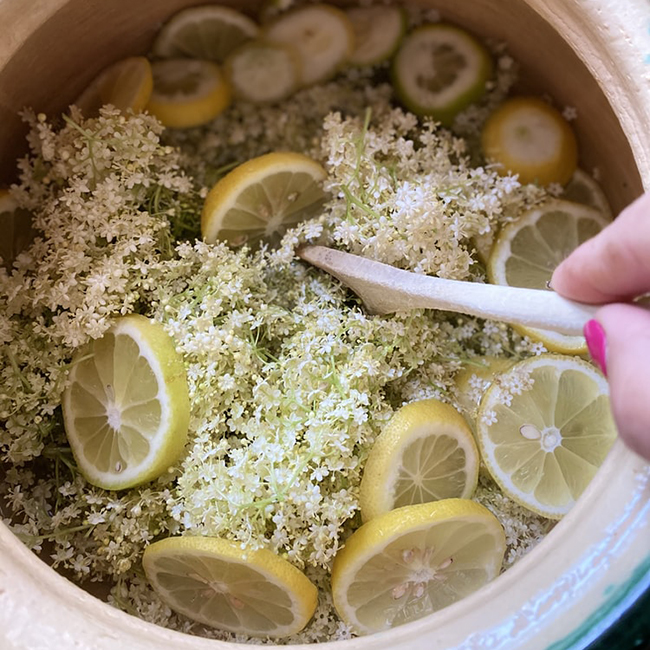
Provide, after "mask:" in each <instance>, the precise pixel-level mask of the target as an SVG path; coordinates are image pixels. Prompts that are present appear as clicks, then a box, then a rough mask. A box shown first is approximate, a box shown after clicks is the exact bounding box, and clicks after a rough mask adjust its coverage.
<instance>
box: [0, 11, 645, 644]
mask: <svg viewBox="0 0 650 650" xmlns="http://www.w3.org/2000/svg"><path fill="white" fill-rule="evenodd" d="M420 2H423V0H420ZM222 3H223V4H226V2H225V0H224V1H223V2H222ZM190 4H200V2H199V1H197V0H138V1H137V2H132V1H131V0H0V184H7V183H9V182H11V180H12V174H13V170H14V161H15V158H16V156H17V155H18V154H19V153H20V151H21V146H22V145H21V141H22V138H23V135H24V134H23V133H22V130H21V129H22V127H21V125H20V121H19V120H18V118H17V117H16V113H17V111H18V110H19V109H20V108H21V107H23V106H25V105H28V106H32V107H33V108H34V109H35V110H37V111H42V112H45V113H54V112H57V111H61V110H63V109H64V108H65V107H66V106H67V103H68V102H69V101H70V100H71V98H73V97H75V96H76V95H77V93H78V92H79V90H80V89H81V88H83V87H84V85H85V84H86V83H88V81H89V80H90V79H91V78H92V77H93V76H94V75H95V74H96V73H97V72H98V71H99V70H100V69H101V68H102V67H104V66H106V65H107V64H108V63H110V62H112V61H114V60H117V59H119V58H120V57H123V56H126V55H128V54H134V53H144V52H146V51H147V48H148V46H149V44H150V41H151V38H152V35H153V34H154V32H155V31H156V29H157V28H158V27H159V25H160V24H161V22H162V21H163V20H164V19H165V18H166V17H167V16H169V15H170V14H172V13H173V12H174V11H176V10H177V9H179V8H180V7H182V6H187V5H190ZM230 4H231V5H233V6H237V8H239V9H244V10H248V9H251V10H254V8H255V4H256V3H255V2H252V1H251V2H244V1H243V0H231V2H230ZM426 4H428V5H430V6H432V7H435V8H438V9H440V10H441V12H442V14H443V16H444V17H445V18H447V19H449V20H451V21H455V22H458V23H460V24H462V25H464V26H466V27H467V28H469V29H471V30H473V31H475V32H477V33H481V34H483V35H485V36H489V37H495V38H498V39H503V40H505V41H507V42H508V43H509V46H510V51H511V53H512V54H513V55H514V57H515V58H516V59H518V60H519V61H520V62H521V64H522V66H523V74H522V81H521V85H522V89H525V90H540V91H541V90H546V91H549V92H551V93H552V94H553V96H554V97H555V98H556V99H557V100H558V103H559V104H561V105H572V106H575V107H576V108H577V110H578V116H579V117H578V120H577V121H576V123H575V124H576V128H577V130H578V136H579V140H580V148H581V157H582V161H581V164H582V166H583V167H584V168H586V169H587V170H589V171H592V170H593V168H595V167H598V170H599V172H600V178H601V183H602V185H603V187H604V189H605V191H606V192H607V194H608V196H609V199H610V202H611V203H612V205H613V207H614V209H615V210H619V209H621V208H622V207H623V206H624V205H625V204H627V203H628V202H630V201H631V200H632V199H633V198H635V197H636V196H638V195H639V194H640V193H641V192H642V191H643V189H644V186H645V187H646V188H648V187H650V136H649V135H648V134H647V130H648V125H650V3H649V2H648V1H647V0H625V2H621V1H620V0H463V2H458V0H430V1H429V2H427V3H426ZM648 218H650V215H648ZM0 236H2V234H1V233H0ZM649 587H650V468H648V466H647V465H646V464H645V463H644V462H643V461H642V460H641V459H639V458H638V457H636V456H634V455H633V454H632V453H631V452H629V451H628V450H627V449H625V448H624V447H623V445H622V444H621V443H620V442H619V443H616V445H615V446H614V448H613V450H612V452H611V454H610V455H609V457H608V458H607V460H606V462H605V463H604V465H603V467H602V468H601V469H600V471H599V473H598V474H597V476H596V478H595V479H594V481H593V482H592V484H591V485H590V486H589V488H588V489H587V491H586V493H585V494H584V495H583V497H582V498H581V499H580V501H579V502H578V504H577V505H576V507H575V508H574V509H573V510H572V511H571V512H570V514H569V515H568V516H567V517H566V518H565V519H564V520H563V521H561V522H560V523H559V525H558V526H557V527H556V528H555V529H554V530H553V531H552V532H551V534H550V535H549V536H548V537H547V538H546V539H545V540H544V541H543V542H542V543H541V544H540V545H539V546H538V547H537V548H536V549H535V550H534V551H533V552H532V553H530V554H529V555H528V556H526V557H525V558H524V559H522V560H521V561H520V562H519V563H517V564H516V565H515V566H514V567H513V568H511V569H510V570H509V571H507V572H506V573H505V574H503V575H502V576H501V577H499V578H498V579H496V580H495V581H494V582H492V583H491V584H489V585H487V586H486V587H485V588H483V589H482V590H480V591H479V592H477V593H476V594H474V595H472V596H471V597H468V598H466V599H465V600H462V601H461V602H459V603H457V604H455V605H452V606H451V607H448V608H446V609H444V610H442V611H440V612H438V613H436V614H434V615H431V616H429V617H427V618H424V619H421V620H419V621H417V622H414V623H412V624H409V625H404V626H402V627H399V628H395V629H393V630H390V631H387V632H384V633H381V634H376V635H373V636H368V637H364V638H358V639H354V640H350V641H340V642H331V643H325V644H321V650H379V649H391V650H407V649H408V650H420V649H421V650H452V649H454V650H461V649H462V650H474V649H478V648H481V649H487V648H489V649H491V650H501V649H503V650H515V649H522V650H523V649H525V650H565V649H566V650H568V649H570V648H571V649H573V650H577V649H578V648H586V647H588V646H589V645H590V644H591V643H592V642H594V641H595V640H597V639H599V638H600V639H601V641H602V639H603V638H604V637H603V635H604V634H607V633H608V630H610V629H611V628H612V626H613V625H614V623H616V622H617V621H619V619H621V618H623V620H624V621H625V624H626V627H629V628H630V629H632V628H634V626H635V620H636V619H638V617H639V616H640V615H641V614H639V612H638V607H637V609H635V608H634V607H635V605H634V604H635V603H637V605H638V603H639V602H644V601H643V599H644V598H647V597H648V596H647V594H648V593H650V591H648V589H649ZM644 594H645V596H644ZM626 612H627V613H628V617H627V619H626V618H625V616H626ZM630 612H631V613H630ZM631 617H632V618H631ZM637 622H638V621H637ZM608 638H611V637H608ZM632 641H633V639H632ZM116 647H118V648H126V649H128V650H163V649H167V648H174V650H234V647H235V646H233V645H232V644H227V643H222V642H216V641H209V640H206V639H200V638H196V637H190V636H186V635H183V634H179V633H176V632H172V631H169V630H165V629H163V628H160V627H156V626H153V625H149V624H147V623H144V622H142V621H140V620H138V619H136V618H134V617H131V616H129V615H127V614H125V613H122V612H120V611H117V610H116V609H113V608H111V607H110V606H109V605H107V604H105V603H103V602H100V601H99V600H97V599H95V598H93V597H92V596H90V595H88V594H87V593H86V592H84V591H82V590H81V589H79V588H78V587H76V586H75V585H73V584H72V583H70V582H68V581H67V580H65V579H64V578H63V577H61V576H60V575H58V574H57V573H55V572H54V571H53V570H51V569H50V568H48V567H47V566H46V565H45V563H44V562H42V561H41V560H40V559H39V558H38V557H36V556H35V555H33V554H32V553H31V552H30V551H28V550H27V549H26V548H25V547H23V546H22V545H21V543H20V542H19V541H18V540H17V539H16V538H15V537H13V535H12V534H11V533H10V531H9V530H8V529H7V527H6V526H4V525H2V524H1V523H0V648H1V649H2V650H64V649H65V650H67V649H70V650H73V649H74V650H115V648H116ZM299 647H300V648H303V646H299ZM606 647H608V648H612V649H614V648H615V649H616V650H622V648H623V645H622V644H621V643H619V642H615V641H614V642H608V645H607V646H606ZM304 648H305V649H306V648H307V646H304Z"/></svg>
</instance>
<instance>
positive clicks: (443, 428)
mask: <svg viewBox="0 0 650 650" xmlns="http://www.w3.org/2000/svg"><path fill="white" fill-rule="evenodd" d="M478 470H479V456H478V449H477V447H476V443H475V442H474V438H473V435H472V432H471V430H470V429H469V427H468V425H467V423H466V422H465V419H464V418H463V416H462V415H461V414H460V413H458V411H456V409H454V408H453V407H452V406H450V405H449V404H444V403H443V402H440V401H439V400H436V399H427V400H420V401H417V402H411V403H410V404H407V405H405V406H403V407H402V408H401V409H399V410H398V411H396V412H395V414H394V415H393V417H392V418H391V420H390V422H389V423H388V424H387V426H386V427H385V428H384V430H383V431H382V432H381V434H380V435H379V436H378V438H377V440H376V441H375V443H374V445H373V446H372V448H371V450H370V453H369V455H368V459H367V460H366V464H365V466H364V471H363V478H362V480H361V486H360V492H359V506H360V510H361V517H362V519H363V520H364V521H368V520H370V519H373V518H375V517H377V516H379V515H382V514H384V513H386V512H388V511H390V510H393V509H394V508H399V507H402V506H407V505H414V504H416V503H426V502H429V501H437V500H442V499H446V498H452V497H456V498H462V499H467V498H469V497H470V496H471V495H472V494H473V493H474V490H475V489H476V484H477V481H478Z"/></svg>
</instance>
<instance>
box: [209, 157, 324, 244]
mask: <svg viewBox="0 0 650 650" xmlns="http://www.w3.org/2000/svg"><path fill="white" fill-rule="evenodd" d="M326 175H327V174H326V172H325V170H324V169H323V167H322V166H321V165H319V164H318V163H317V162H316V161H315V160H312V159H311V158H309V157H307V156H304V155H303V154H299V153H292V152H286V153H280V152H274V153H269V154H265V155H263V156H259V157H258V158H253V159H252V160H249V161H248V162H245V163H243V164H241V165H239V167H236V168H235V169H234V170H233V171H231V172H230V173H228V174H226V176H224V177H223V178H222V179H220V180H219V181H218V182H217V184H216V185H215V186H214V187H213V188H212V189H211V190H210V192H209V194H208V196H207V197H206V199H205V204H204V206H203V212H202V215H201V232H202V233H203V238H204V239H205V241H206V242H208V243H214V242H215V241H216V240H217V239H220V240H223V241H227V242H229V243H230V244H231V245H233V246H241V245H242V244H245V243H247V242H249V243H256V242H258V241H259V240H260V239H262V238H266V239H269V238H271V239H272V238H273V237H274V236H275V237H277V236H279V235H281V234H282V233H283V232H284V230H286V228H287V227H289V226H291V225H295V224H296V223H298V222H299V221H302V220H304V219H309V218H311V217H314V216H316V215H317V214H318V213H319V211H320V209H321V206H322V204H323V201H324V200H325V193H324V191H323V188H322V181H323V180H324V179H325V177H326Z"/></svg>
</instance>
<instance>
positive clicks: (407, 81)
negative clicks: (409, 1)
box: [392, 24, 492, 126]
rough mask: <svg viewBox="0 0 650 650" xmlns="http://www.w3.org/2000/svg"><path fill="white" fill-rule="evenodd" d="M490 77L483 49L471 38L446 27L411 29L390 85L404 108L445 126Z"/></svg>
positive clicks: (479, 93) (482, 90)
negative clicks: (429, 117) (431, 118)
mask: <svg viewBox="0 0 650 650" xmlns="http://www.w3.org/2000/svg"><path fill="white" fill-rule="evenodd" d="M491 76H492V58H491V56H490V54H489V52H488V51H487V50H486V48H485V47H484V46H483V45H482V44H481V43H480V42H479V41H478V40H476V39H475V38H474V37H473V36H472V35H471V34H468V33H467V32H466V31H464V30H462V29H460V28H458V27H455V26H452V25H446V24H433V25H422V26H421V27H418V28H416V29H414V30H413V31H412V32H411V33H410V34H408V35H407V36H406V37H405V38H404V40H403V42H402V45H401V47H400V48H399V51H398V52H397V54H396V55H395V58H394V60H393V67H392V77H393V85H394V87H395V91H396V92H397V95H398V97H399V99H400V101H401V102H402V103H403V104H404V106H406V108H408V109H409V110H410V111H412V112H413V113H415V114H416V115H427V116H431V117H433V118H434V119H436V120H438V121H440V122H441V123H442V124H443V125H445V126H451V124H452V122H453V120H454V118H455V117H456V115H457V114H458V113H460V112H461V111H462V110H463V109H465V108H467V107H468V106H469V105H470V104H473V103H474V102H476V101H478V100H479V99H480V98H481V97H482V96H483V94H484V93H485V90H486V83H487V81H488V80H489V78H490V77H491Z"/></svg>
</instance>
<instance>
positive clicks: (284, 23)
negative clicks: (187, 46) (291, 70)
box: [264, 4, 354, 86]
mask: <svg viewBox="0 0 650 650" xmlns="http://www.w3.org/2000/svg"><path fill="white" fill-rule="evenodd" d="M264 38H265V39H266V40H268V41H270V42H272V43H283V44H285V45H290V46H292V47H294V48H295V49H296V51H297V52H298V54H299V56H300V64H301V66H300V67H301V81H302V84H303V85H306V86H307V85H311V84H315V83H318V82H320V81H325V80H326V79H329V78H330V77H331V76H333V75H334V74H335V73H336V72H337V70H338V69H339V68H340V67H341V65H342V64H343V63H344V62H345V61H346V60H347V59H348V57H349V56H350V54H351V53H352V50H353V47H354V33H353V31H352V25H351V23H350V21H349V19H348V17H347V16H346V15H345V13H344V12H343V11H341V10H340V9H337V8H336V7H332V6H330V5H325V4H314V5H307V6H303V7H298V8H296V9H292V10H291V11H288V12H287V13H285V14H281V15H280V16H279V17H278V18H276V19H275V20H274V21H273V22H271V23H270V24H269V25H268V26H267V27H265V29H264Z"/></svg>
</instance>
